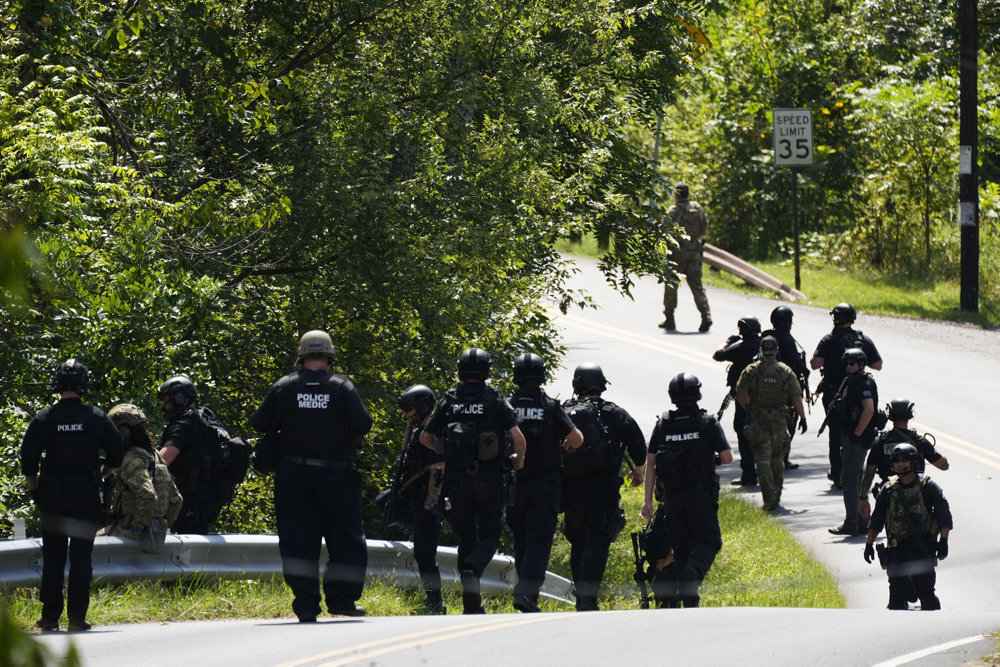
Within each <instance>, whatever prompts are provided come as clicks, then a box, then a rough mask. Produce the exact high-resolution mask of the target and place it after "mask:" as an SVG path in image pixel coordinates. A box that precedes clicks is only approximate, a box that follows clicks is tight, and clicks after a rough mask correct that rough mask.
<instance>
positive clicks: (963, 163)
mask: <svg viewBox="0 0 1000 667" xmlns="http://www.w3.org/2000/svg"><path fill="white" fill-rule="evenodd" d="M958 173H959V174H960V175H965V174H971V173H972V146H959V147H958Z"/></svg>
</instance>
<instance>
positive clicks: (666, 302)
mask: <svg viewBox="0 0 1000 667" xmlns="http://www.w3.org/2000/svg"><path fill="white" fill-rule="evenodd" d="M690 195H691V193H690V189H689V188H688V185H687V183H678V184H677V185H676V186H675V187H674V202H675V203H674V205H673V206H671V207H670V208H669V209H668V210H667V215H669V216H670V219H671V220H672V221H673V222H674V224H675V225H677V226H678V227H680V228H681V229H683V230H684V232H685V234H687V237H686V238H683V239H681V240H680V242H679V243H680V245H679V247H678V248H676V249H675V250H674V252H673V253H672V255H671V260H672V261H673V262H674V263H675V264H676V265H677V272H678V273H683V274H684V275H685V276H687V282H688V286H690V287H691V294H692V296H694V303H695V305H696V306H697V307H698V312H699V313H701V324H700V325H699V326H698V331H701V332H702V333H704V332H706V331H708V330H709V329H710V328H711V327H712V312H711V310H710V309H709V307H708V296H707V295H706V294H705V287H704V285H702V284H701V270H702V266H701V263H702V254H703V253H704V250H705V234H707V233H708V221H707V219H706V217H705V209H703V208H702V207H701V205H700V204H698V203H697V202H693V201H691V199H690ZM677 288H678V285H675V284H673V283H669V282H667V283H664V285H663V316H664V320H663V321H662V322H660V324H659V326H660V328H662V329H666V330H667V331H674V330H676V329H677V324H676V323H675V322H674V310H675V309H676V308H677Z"/></svg>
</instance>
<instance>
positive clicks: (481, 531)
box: [447, 463, 503, 595]
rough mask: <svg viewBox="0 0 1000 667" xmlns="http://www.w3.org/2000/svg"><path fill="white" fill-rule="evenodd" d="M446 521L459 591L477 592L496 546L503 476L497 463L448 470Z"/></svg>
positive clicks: (500, 527) (497, 544)
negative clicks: (455, 553)
mask: <svg viewBox="0 0 1000 667" xmlns="http://www.w3.org/2000/svg"><path fill="white" fill-rule="evenodd" d="M447 474H448V477H447V484H448V487H447V492H448V497H449V498H450V500H451V510H449V512H448V521H449V522H450V523H451V528H452V530H453V531H454V532H455V535H456V536H457V537H458V570H459V572H460V573H462V574H463V576H462V587H463V592H464V593H468V594H474V595H478V594H479V578H480V577H481V576H483V571H484V570H485V569H486V566H487V565H489V563H490V561H491V560H493V556H494V555H496V552H497V549H498V548H499V547H500V531H501V529H502V528H503V476H502V474H501V469H500V466H499V464H496V465H486V464H482V463H480V464H479V470H478V471H477V472H466V471H464V470H448V473H447Z"/></svg>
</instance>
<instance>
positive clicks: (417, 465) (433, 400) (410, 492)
mask: <svg viewBox="0 0 1000 667" xmlns="http://www.w3.org/2000/svg"><path fill="white" fill-rule="evenodd" d="M436 404H437V396H435V395H434V392H433V391H432V390H431V388H430V387H428V386H427V385H423V384H415V385H413V386H411V387H407V388H406V389H405V390H404V391H403V393H402V394H400V395H399V409H400V410H402V411H403V418H404V419H406V442H405V443H404V445H403V450H404V454H403V456H404V461H405V463H406V464H405V469H404V470H403V471H402V473H403V474H402V481H401V484H400V488H399V489H398V497H399V500H400V502H402V503H404V504H405V505H406V506H407V508H408V509H409V510H410V512H411V513H412V515H413V558H414V560H416V561H417V569H418V570H419V571H420V580H421V582H422V583H423V586H424V599H423V603H424V609H426V610H427V611H428V612H430V613H431V614H445V613H447V612H448V609H447V608H446V607H445V604H444V601H443V600H442V598H441V570H440V569H439V568H438V562H437V548H438V542H439V541H440V539H441V517H442V516H443V514H444V508H443V500H444V498H443V497H442V494H441V487H442V485H443V483H444V455H443V454H441V453H438V452H437V451H436V449H428V448H427V447H424V446H423V445H421V444H420V434H421V433H423V430H424V426H425V425H426V424H427V420H428V419H430V416H431V413H432V412H433V411H434V406H435V405H436Z"/></svg>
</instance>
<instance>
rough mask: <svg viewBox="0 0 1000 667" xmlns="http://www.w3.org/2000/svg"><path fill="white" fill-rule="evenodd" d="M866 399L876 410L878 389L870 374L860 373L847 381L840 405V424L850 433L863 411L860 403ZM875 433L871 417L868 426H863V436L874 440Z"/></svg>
mask: <svg viewBox="0 0 1000 667" xmlns="http://www.w3.org/2000/svg"><path fill="white" fill-rule="evenodd" d="M866 398H870V399H871V400H872V403H873V404H874V406H875V409H876V410H878V387H877V386H876V385H875V379H874V378H873V377H872V376H871V374H869V373H865V372H863V371H862V372H861V373H858V374H857V376H856V377H855V378H854V379H848V381H847V385H846V393H845V394H844V400H843V401H842V402H841V404H840V411H839V416H840V424H841V425H842V426H843V427H844V428H845V429H847V430H848V431H850V432H851V433H853V432H854V428H855V427H856V426H857V425H858V420H859V419H860V418H861V411H862V409H863V408H862V405H861V403H862V401H864V400H865V399H866ZM876 431H877V429H876V428H875V416H874V415H872V418H871V419H869V420H868V425H867V426H865V430H864V435H866V436H868V437H870V438H874V437H875V432H876ZM868 442H871V440H869V441H868Z"/></svg>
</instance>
